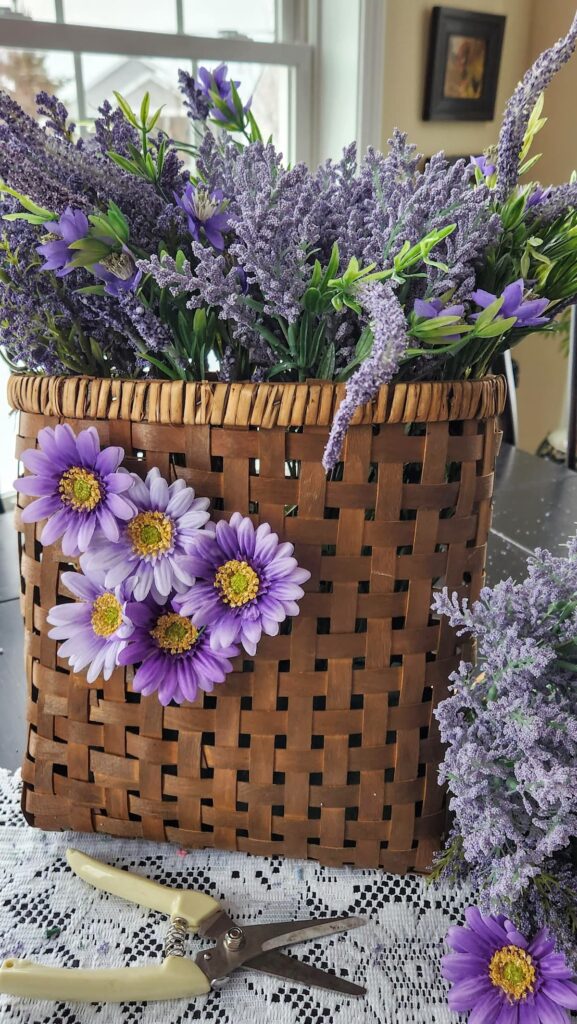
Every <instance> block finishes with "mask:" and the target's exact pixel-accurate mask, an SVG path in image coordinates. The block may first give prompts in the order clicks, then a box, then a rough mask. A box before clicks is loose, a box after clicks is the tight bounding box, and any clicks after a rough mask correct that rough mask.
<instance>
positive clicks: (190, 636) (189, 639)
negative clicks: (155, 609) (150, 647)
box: [150, 612, 199, 654]
mask: <svg viewBox="0 0 577 1024" xmlns="http://www.w3.org/2000/svg"><path fill="white" fill-rule="evenodd" d="M150 635H151V637H153V638H154V640H156V642H157V644H158V646H159V647H162V649H163V650H165V651H168V652H169V653H170V654H184V652H185V651H190V649H191V647H194V645H195V643H196V641H197V640H198V635H199V630H198V629H197V628H196V626H193V624H192V622H191V621H190V619H186V618H185V617H184V616H183V615H178V613H177V612H168V614H167V615H161V616H160V618H159V619H158V620H157V622H156V626H155V627H154V629H151V630H150Z"/></svg>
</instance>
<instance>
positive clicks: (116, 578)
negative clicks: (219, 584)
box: [86, 467, 210, 603]
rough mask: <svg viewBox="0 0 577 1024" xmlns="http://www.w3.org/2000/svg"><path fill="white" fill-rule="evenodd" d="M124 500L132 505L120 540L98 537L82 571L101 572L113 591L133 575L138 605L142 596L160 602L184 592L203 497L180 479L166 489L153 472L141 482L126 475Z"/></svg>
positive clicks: (202, 518) (190, 579) (203, 516)
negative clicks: (127, 492)
mask: <svg viewBox="0 0 577 1024" xmlns="http://www.w3.org/2000/svg"><path fill="white" fill-rule="evenodd" d="M130 478H131V481H132V489H131V492H130V497H131V499H132V500H133V501H134V504H135V506H136V508H135V510H134V513H135V514H134V513H133V515H132V517H131V518H130V520H129V522H127V523H126V525H125V527H124V529H123V530H122V532H121V534H120V537H119V538H118V540H117V541H116V542H115V543H114V544H111V543H108V542H107V541H106V540H105V539H104V538H102V539H100V540H98V541H95V543H94V544H92V545H91V548H90V552H89V553H88V555H87V559H86V566H87V569H88V571H91V570H92V569H93V568H94V569H103V570H104V572H105V574H106V586H107V587H115V586H116V585H117V584H118V583H121V582H122V580H125V579H127V578H128V577H129V576H134V577H135V579H134V590H133V595H134V599H135V600H136V601H142V600H144V598H145V597H146V596H147V594H149V593H151V592H152V595H153V596H154V597H155V598H156V600H157V601H159V602H160V603H162V602H164V601H165V600H166V598H167V597H168V595H169V594H170V592H171V590H173V589H176V590H177V591H181V592H184V591H185V590H186V589H187V588H188V587H190V586H191V585H192V584H193V583H194V574H193V573H192V572H191V571H190V568H189V563H190V559H189V558H186V557H185V556H186V555H187V554H189V552H191V551H192V550H193V546H192V545H193V542H194V539H195V537H196V535H197V534H198V532H199V530H200V529H201V527H203V526H204V524H205V523H206V522H207V521H208V519H209V518H210V516H209V513H208V512H207V509H208V506H209V504H210V502H209V500H208V498H197V497H196V496H195V493H194V490H193V489H192V487H187V486H186V483H185V481H184V480H175V481H174V483H172V484H170V486H169V485H168V484H167V482H166V480H165V479H164V478H163V477H162V476H161V474H160V470H159V469H157V468H156V467H154V469H151V470H150V472H149V473H148V474H147V476H146V480H144V481H143V480H141V479H140V477H139V476H137V475H136V473H131V474H130Z"/></svg>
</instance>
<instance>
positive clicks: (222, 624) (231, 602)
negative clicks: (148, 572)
mask: <svg viewBox="0 0 577 1024" xmlns="http://www.w3.org/2000/svg"><path fill="white" fill-rule="evenodd" d="M192 547H193V553H192V554H191V555H190V556H189V558H188V559H187V566H188V569H189V571H190V572H191V573H192V575H194V576H196V577H197V582H196V583H195V584H194V586H193V587H191V589H190V590H188V591H187V592H186V593H185V594H183V595H182V596H179V597H177V598H176V599H175V604H176V605H177V606H178V607H179V608H180V610H181V612H182V613H183V614H185V615H190V616H191V617H192V620H193V622H194V623H195V625H197V626H208V627H209V628H210V633H211V645H212V647H213V648H214V649H215V650H219V649H221V648H227V647H229V646H230V644H234V643H236V642H237V641H238V642H240V643H242V645H243V647H244V649H245V651H246V652H247V653H248V654H251V655H252V654H255V652H256V648H257V644H258V642H259V640H260V638H261V635H262V634H263V633H267V634H268V635H269V636H276V634H277V633H278V631H279V625H280V623H281V622H284V620H285V619H286V617H287V615H298V613H299V606H298V603H297V602H298V601H299V600H300V598H301V597H302V596H303V590H302V586H301V584H303V583H306V581H307V580H308V579H310V572H308V571H307V570H306V569H301V568H300V567H299V565H298V563H297V561H296V559H295V558H294V557H293V550H294V549H293V545H292V544H288V543H284V544H281V543H279V539H278V536H277V535H276V533H272V532H271V528H270V526H269V525H268V523H261V524H260V526H258V527H257V529H256V530H255V528H254V526H253V524H252V522H251V520H250V519H249V518H248V516H245V517H243V516H242V515H241V514H240V513H239V512H234V513H233V515H232V516H231V518H230V522H229V523H227V522H225V521H224V520H221V521H220V522H218V523H217V524H216V530H215V532H214V533H212V532H209V531H208V530H205V531H203V532H202V533H199V534H198V535H197V536H196V538H195V540H194V543H193V546H192Z"/></svg>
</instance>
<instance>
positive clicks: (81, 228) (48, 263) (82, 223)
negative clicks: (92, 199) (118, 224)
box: [36, 206, 89, 277]
mask: <svg viewBox="0 0 577 1024" xmlns="http://www.w3.org/2000/svg"><path fill="white" fill-rule="evenodd" d="M44 227H45V228H47V229H48V231H49V233H50V236H52V235H54V238H52V237H50V236H49V239H48V241H45V242H44V243H43V244H42V245H39V246H37V248H36V251H37V252H39V253H40V255H41V256H43V257H44V260H45V262H44V265H43V267H42V270H53V271H54V273H55V274H56V277H65V276H66V275H67V274H70V273H71V272H72V270H73V269H74V268H73V267H71V266H70V265H69V263H70V260H71V259H73V258H74V256H75V255H76V254H75V252H74V249H71V248H70V244H71V243H72V242H77V241H78V240H79V239H80V238H85V237H86V235H87V234H88V228H89V224H88V218H87V216H86V214H85V213H83V211H82V210H73V209H72V207H71V206H68V207H67V208H66V210H65V211H64V213H63V214H62V216H61V217H60V218H59V219H58V220H51V221H48V222H47V223H46V224H45V225H44Z"/></svg>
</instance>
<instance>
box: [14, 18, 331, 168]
mask: <svg viewBox="0 0 577 1024" xmlns="http://www.w3.org/2000/svg"><path fill="white" fill-rule="evenodd" d="M296 2H297V0H285V2H284V3H281V2H280V0H250V2H244V3H240V2H238V0H211V2H210V3H206V2H205V0H204V2H201V0H165V2H164V3H162V4H156V3H150V2H147V3H142V2H141V0H98V3H97V4H89V3H87V2H86V0H12V9H10V8H8V7H1V6H0V20H1V40H2V46H1V48H0V86H1V87H2V88H5V89H8V91H9V92H11V93H12V94H13V95H14V96H15V98H16V99H17V100H18V102H19V103H20V104H21V105H22V106H24V107H25V109H27V110H28V111H29V112H30V113H32V114H33V113H34V112H35V105H34V97H35V94H36V93H37V92H38V91H40V90H41V89H45V90H46V91H48V92H54V93H56V94H57V95H58V96H59V97H60V98H61V99H62V101H63V102H64V103H65V105H66V106H67V107H68V109H69V111H70V114H71V116H72V118H73V119H74V120H76V121H77V123H78V124H79V125H80V127H81V130H82V131H89V130H90V124H91V122H92V121H93V120H94V118H95V117H96V116H97V112H98V107H99V106H100V104H101V103H102V101H103V100H104V99H109V100H111V101H113V93H114V92H115V91H117V92H120V93H122V95H123V96H125V97H126V98H127V99H128V102H129V103H131V105H133V106H134V105H136V104H137V103H138V102H139V100H140V98H141V97H142V95H143V93H145V92H146V91H149V92H150V94H151V105H152V107H153V108H155V107H158V106H164V111H163V120H162V121H161V122H160V127H161V128H163V129H164V130H165V131H167V132H168V133H169V134H170V135H172V136H173V137H175V138H181V139H183V140H185V141H186V140H187V138H188V133H189V130H190V123H189V122H188V119H187V118H186V116H185V114H184V111H183V107H182V104H181V97H180V94H179V92H178V78H177V72H178V69H179V68H180V67H184V68H186V69H190V70H191V71H192V72H193V73H194V70H195V68H196V67H198V65H200V64H206V65H208V66H214V65H215V64H218V63H219V62H220V61H226V63H228V65H229V68H230V73H231V76H232V77H234V78H236V79H239V80H240V81H241V82H242V93H243V95H244V96H246V97H247V98H248V96H249V95H252V96H253V110H254V113H255V116H256V118H257V120H258V121H259V123H260V125H261V128H262V129H263V134H264V135H265V137H268V136H269V135H272V136H273V137H274V139H275V141H276V142H277V145H278V148H279V149H280V150H281V151H282V152H283V153H284V154H285V156H286V157H287V159H288V160H291V161H294V160H295V159H304V160H307V159H310V156H311V145H310V142H311V140H310V134H311V133H310V123H311V121H310V117H309V116H308V107H309V97H310V94H311V88H310V82H311V67H312V47H311V46H309V45H307V44H306V43H297V42H292V41H290V40H289V41H281V37H286V35H287V32H286V25H287V24H288V23H289V22H292V21H293V20H294V19H289V18H287V10H288V9H289V8H291V10H292V8H293V6H294V3H296Z"/></svg>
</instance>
